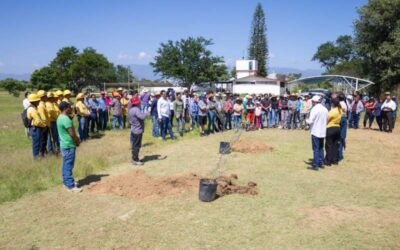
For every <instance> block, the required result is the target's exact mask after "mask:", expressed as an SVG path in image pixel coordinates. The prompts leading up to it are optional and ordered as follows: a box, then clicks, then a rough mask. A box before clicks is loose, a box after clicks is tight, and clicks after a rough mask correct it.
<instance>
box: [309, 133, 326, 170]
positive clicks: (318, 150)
mask: <svg viewBox="0 0 400 250" xmlns="http://www.w3.org/2000/svg"><path fill="white" fill-rule="evenodd" d="M311 142H312V149H313V161H312V167H313V168H318V167H322V166H323V165H324V138H318V137H316V136H314V135H311Z"/></svg>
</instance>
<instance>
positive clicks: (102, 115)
mask: <svg viewBox="0 0 400 250" xmlns="http://www.w3.org/2000/svg"><path fill="white" fill-rule="evenodd" d="M107 122H108V112H107V110H99V128H100V130H103V131H104V130H106V128H107Z"/></svg>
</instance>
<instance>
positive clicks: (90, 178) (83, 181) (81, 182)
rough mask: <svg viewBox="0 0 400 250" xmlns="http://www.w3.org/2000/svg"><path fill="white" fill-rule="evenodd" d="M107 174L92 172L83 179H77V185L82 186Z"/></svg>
mask: <svg viewBox="0 0 400 250" xmlns="http://www.w3.org/2000/svg"><path fill="white" fill-rule="evenodd" d="M106 176H109V175H108V174H92V175H88V176H86V177H85V178H84V179H81V180H79V181H78V186H79V187H82V186H87V185H89V184H91V183H93V182H98V181H100V180H101V178H103V177H106Z"/></svg>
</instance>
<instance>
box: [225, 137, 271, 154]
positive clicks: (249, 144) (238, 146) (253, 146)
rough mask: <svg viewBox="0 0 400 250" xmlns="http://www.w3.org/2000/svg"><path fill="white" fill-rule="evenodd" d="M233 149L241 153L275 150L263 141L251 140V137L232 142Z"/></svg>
mask: <svg viewBox="0 0 400 250" xmlns="http://www.w3.org/2000/svg"><path fill="white" fill-rule="evenodd" d="M231 148H232V151H234V152H240V153H250V154H256V153H263V152H271V151H272V150H273V148H272V147H270V146H268V145H267V144H265V143H264V142H262V141H258V140H251V139H240V140H237V141H235V142H234V143H232V145H231Z"/></svg>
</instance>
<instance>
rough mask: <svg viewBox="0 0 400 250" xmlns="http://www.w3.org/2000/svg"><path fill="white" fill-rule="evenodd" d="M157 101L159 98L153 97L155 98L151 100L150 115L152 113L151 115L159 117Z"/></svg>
mask: <svg viewBox="0 0 400 250" xmlns="http://www.w3.org/2000/svg"><path fill="white" fill-rule="evenodd" d="M157 103H158V99H153V100H152V101H151V104H150V110H151V113H150V115H151V116H155V117H158V112H157Z"/></svg>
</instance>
